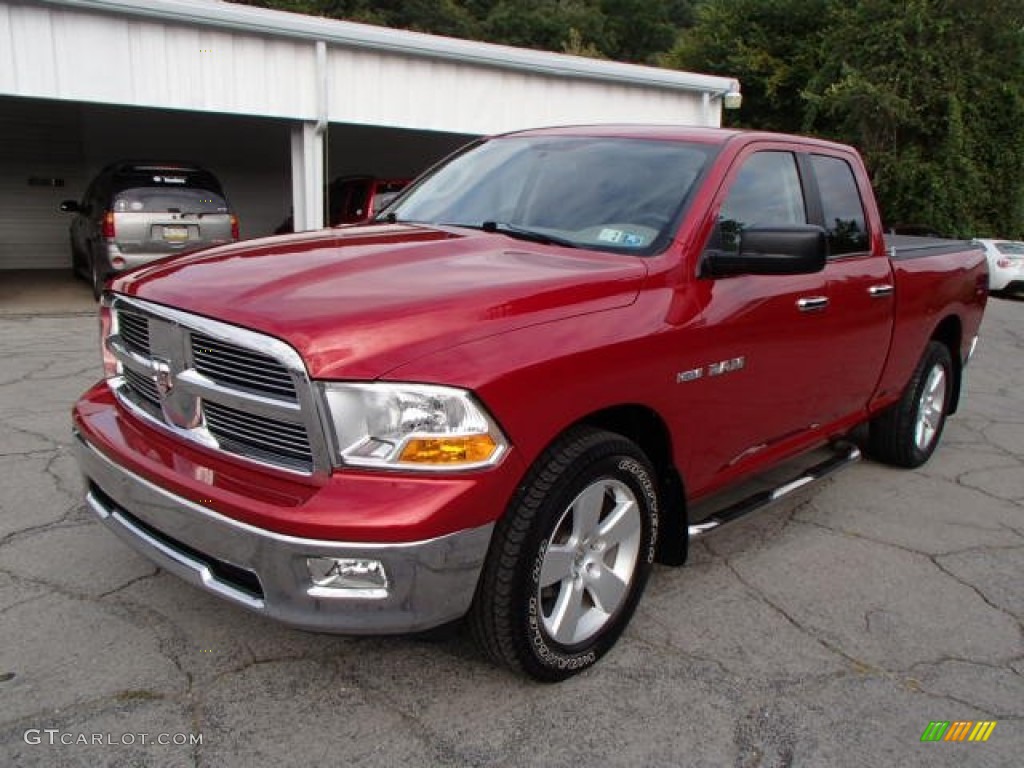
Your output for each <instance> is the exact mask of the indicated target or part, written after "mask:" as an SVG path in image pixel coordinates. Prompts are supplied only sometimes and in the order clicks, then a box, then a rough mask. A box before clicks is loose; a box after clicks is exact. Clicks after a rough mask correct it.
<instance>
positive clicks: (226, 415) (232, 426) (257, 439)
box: [203, 401, 313, 470]
mask: <svg viewBox="0 0 1024 768" xmlns="http://www.w3.org/2000/svg"><path fill="white" fill-rule="evenodd" d="M203 413H204V414H205V415H206V427H207V429H209V430H210V434H212V435H213V436H214V437H216V438H217V442H218V443H220V445H221V446H222V447H224V448H227V449H229V450H232V451H234V452H236V453H242V454H251V455H254V456H257V457H260V458H265V459H267V460H271V461H274V460H276V461H284V462H287V463H289V464H291V465H293V466H297V467H299V468H302V469H307V470H308V469H311V468H312V466H313V454H312V451H311V450H310V447H309V439H308V438H307V437H306V429H305V428H304V427H303V426H302V425H301V424H292V423H289V422H287V421H280V420H278V419H270V418H267V417H266V416H253V415H252V414H248V413H245V412H244V411H240V410H238V409H236V408H232V407H230V406H227V405H221V404H219V403H213V402H209V401H207V402H206V403H205V404H204V405H203Z"/></svg>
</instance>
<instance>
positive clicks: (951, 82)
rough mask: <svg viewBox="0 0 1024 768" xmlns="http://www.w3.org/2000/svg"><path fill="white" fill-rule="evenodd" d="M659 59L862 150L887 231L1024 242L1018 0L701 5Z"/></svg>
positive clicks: (715, 0) (754, 108) (1023, 32)
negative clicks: (911, 229)
mask: <svg viewBox="0 0 1024 768" xmlns="http://www.w3.org/2000/svg"><path fill="white" fill-rule="evenodd" d="M664 60H665V62H666V63H668V64H670V65H672V66H677V67H681V68H685V69H690V70H696V71H703V72H711V73H719V74H725V75H730V76H732V77H737V78H739V80H740V81H741V83H742V84H743V92H744V106H743V110H742V112H741V114H740V116H739V118H738V119H737V118H732V117H729V118H727V119H729V120H730V121H731V122H733V123H735V124H737V125H740V126H745V127H757V128H764V129H770V130H781V131H790V132H804V133H814V134H817V135H821V136H826V137H829V138H834V139H837V140H840V141H844V142H847V143H850V144H853V145H855V146H857V147H858V148H859V149H860V150H861V152H862V153H863V155H864V158H865V161H866V163H867V165H868V169H869V171H870V172H871V174H872V178H873V181H874V184H875V190H876V192H877V194H878V197H879V203H880V206H881V208H882V211H883V215H885V217H886V219H887V222H888V223H889V224H897V223H902V224H917V225H925V226H929V227H931V228H933V229H937V230H939V231H941V232H943V233H946V234H950V235H963V236H967V235H973V236H983V235H998V236H1020V235H1021V234H1022V233H1024V130H1022V126H1024V0H857V2H852V3H851V2H844V1H843V0H705V2H704V3H703V4H702V5H701V6H700V7H699V8H698V14H697V22H696V24H695V25H694V26H693V27H692V28H690V29H689V30H686V31H684V32H683V34H682V35H681V36H680V39H679V41H678V43H677V45H676V47H675V48H674V49H673V50H672V52H671V53H670V54H669V55H668V56H667V57H665V59H664Z"/></svg>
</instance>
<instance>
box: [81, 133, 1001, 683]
mask: <svg viewBox="0 0 1024 768" xmlns="http://www.w3.org/2000/svg"><path fill="white" fill-rule="evenodd" d="M986 299H987V273H986V266H985V257H984V254H983V252H982V251H981V250H978V249H976V248H975V247H973V246H971V245H969V244H966V243H957V242H951V241H943V240H930V239H916V238H910V239H903V240H894V241H888V242H887V241H886V240H884V238H883V234H882V225H881V223H880V219H879V215H878V211H877V209H876V206H875V201H874V198H873V196H872V193H871V188H870V186H869V183H868V178H867V175H866V174H865V171H864V168H863V165H862V163H861V160H860V158H859V157H858V155H857V153H856V152H855V151H854V150H852V149H850V148H849V147H845V146H841V145H837V144H833V143H828V142H824V141H817V140H813V139H809V138H800V137H792V136H782V135H774V134H766V133H746V132H738V131H729V130H715V129H695V128H670V127H663V126H662V127H636V126H629V127H577V128H559V129H546V130H535V131H527V132H521V133H515V134H510V135H504V136H498V137H494V138H490V139H486V140H481V141H478V142H476V143H474V144H472V145H470V146H469V147H467V148H466V149H465V150H464V151H462V152H461V153H459V154H457V155H456V156H454V157H452V158H450V159H449V160H448V161H447V162H446V163H444V164H442V165H441V166H439V167H438V168H435V169H434V170H432V171H431V172H429V173H428V174H426V175H425V176H423V177H421V178H420V179H418V180H417V181H416V182H415V183H414V184H413V185H411V186H410V187H409V188H408V189H407V190H406V191H405V192H404V193H403V195H402V196H401V197H399V199H398V200H397V201H396V202H395V203H394V204H393V205H392V206H391V207H390V208H389V209H388V210H386V211H385V212H383V214H382V215H381V216H379V217H378V221H377V222H374V223H370V224H368V225H366V226H361V227H355V228H349V229H343V230H331V231H322V232H316V233H304V234H301V235H294V236H289V237H278V238H271V239H267V240H262V241H260V240H257V241H249V242H244V243H238V244H233V245H225V246H221V247H217V248H213V249H211V250H207V251H205V252H202V253H199V254H192V255H186V256H181V257H179V258H175V259H171V260H167V261H164V262H161V263H158V264H154V265H150V266H147V267H144V268H142V269H140V270H138V271H135V272H132V273H128V274H125V275H123V276H121V277H118V278H117V279H116V280H114V281H113V283H112V284H111V285H110V286H108V291H107V292H106V293H105V295H104V298H103V302H102V308H101V326H102V349H103V362H104V368H105V371H104V373H105V376H104V380H103V381H102V382H100V383H99V384H97V385H96V386H94V387H93V388H92V389H90V390H89V391H88V392H87V393H86V394H85V395H84V396H83V398H82V399H81V400H80V401H79V402H78V403H77V404H76V405H75V408H74V415H73V418H74V432H75V438H76V439H75V444H76V452H77V458H78V461H79V463H80V466H81V468H82V470H83V472H84V474H85V477H86V482H87V487H88V490H87V494H88V495H87V500H88V504H89V505H90V506H91V508H92V509H93V510H94V511H95V512H96V514H97V515H98V516H99V517H100V518H101V519H102V520H103V521H104V522H105V523H106V524H107V525H108V526H110V527H111V528H112V529H113V530H114V531H115V532H116V533H117V534H118V535H120V536H121V537H122V538H124V539H125V540H126V541H128V542H129V543H130V544H131V545H132V546H134V547H135V548H136V549H137V550H139V551H140V552H142V553H143V554H144V555H146V556H148V557H149V558H151V559H152V560H154V561H155V562H156V563H158V564H159V565H160V566H162V567H164V568H165V569H166V570H168V571H171V572H173V573H176V574H178V575H179V576H181V577H183V578H185V579H187V580H188V581H191V582H192V583H194V584H196V585H197V586H199V587H201V588H203V589H206V590H208V591H210V592H213V593H215V594H217V595H220V596H221V597H223V598H226V599H227V600H230V601H231V602H233V603H235V604H237V605H241V606H244V607H246V608H249V609H251V610H254V611H257V612H260V613H262V614H264V615H266V616H270V617H273V618H276V619H279V620H282V621H284V622H287V623H289V624H292V625H295V626H299V627H304V628H308V629H315V630H323V631H333V632H345V633H395V632H415V631H419V630H425V629H428V628H431V627H436V626H438V625H441V624H446V623H448V622H451V621H453V620H456V619H459V618H461V617H464V616H468V620H469V626H470V627H471V629H472V631H473V634H474V635H475V636H476V638H477V639H478V640H479V642H480V644H481V646H482V647H483V649H484V650H485V651H486V652H487V653H488V654H489V655H490V656H491V657H493V658H494V659H495V660H497V661H499V662H502V663H505V664H508V665H510V666H511V667H513V668H515V669H517V670H520V671H521V672H524V673H526V674H528V675H531V676H533V677H535V678H538V679H542V680H559V679H563V678H565V677H568V676H570V675H572V674H574V673H576V672H578V671H580V670H581V669H584V668H586V667H587V666H589V665H591V664H593V663H594V662H595V661H596V660H597V659H598V658H600V657H601V655H602V654H604V653H605V652H606V651H607V650H608V649H609V648H610V647H611V646H612V645H613V643H614V642H615V640H616V638H617V637H618V636H619V634H620V633H621V632H622V630H623V628H624V627H625V626H626V624H627V622H628V621H629V618H630V616H631V614H632V612H633V610H634V608H635V606H636V604H637V601H638V599H639V598H640V593H641V591H642V590H643V587H644V583H645V581H646V580H647V577H648V573H649V571H650V568H651V564H652V563H653V562H655V560H656V559H657V560H660V561H661V562H666V563H681V562H682V561H683V560H684V559H685V556H686V547H687V541H688V539H689V538H690V537H691V536H694V535H699V534H704V533H706V532H707V531H709V530H711V529H713V528H715V527H716V526H718V525H720V524H722V523H723V522H727V521H729V520H732V519H734V518H736V517H738V516H740V515H742V514H745V513H746V512H749V511H750V510H752V509H755V508H757V507H759V506H761V505H763V504H765V503H768V502H771V501H774V500H776V499H778V498H780V497H781V496H783V495H785V494H786V493H787V492H789V491H792V490H794V489H795V488H799V487H801V486H803V485H805V484H807V483H808V482H811V481H812V480H814V479H816V478H819V477H821V476H823V475H825V474H827V473H828V472H830V471H832V470H834V469H836V468H838V467H841V466H843V465H845V464H847V463H849V462H851V461H853V460H855V459H856V458H858V457H859V455H860V451H859V449H858V447H857V445H858V444H860V445H863V446H866V448H867V450H868V452H869V453H871V454H872V455H873V456H874V457H876V458H877V459H879V460H881V461H885V462H889V463H892V464H897V465H901V466H906V467H913V466H917V465H919V464H921V463H923V462H924V461H926V460H927V459H928V457H929V456H930V455H931V453H932V451H934V450H935V447H936V444H937V443H938V441H939V437H940V435H941V433H942V428H943V423H944V421H945V418H946V416H947V415H948V414H950V413H952V412H953V411H954V410H955V409H956V406H957V401H958V398H959V394H960V391H961V382H962V380H963V371H964V366H965V365H966V364H967V361H968V359H969V358H970V355H971V352H972V350H973V349H974V345H975V342H976V340H977V333H978V327H979V323H980V321H981V317H982V312H983V309H984V306H985V302H986ZM864 424H866V425H868V429H867V430H866V435H861V434H860V433H863V432H865V430H859V431H858V437H860V438H862V439H860V441H859V443H857V442H854V441H853V440H852V439H851V437H850V435H851V432H852V431H853V430H854V428H856V427H858V426H860V425H864ZM790 467H794V469H793V470H792V471H793V473H794V474H792V475H783V469H786V470H788V469H789V468H790ZM769 470H771V472H769ZM780 475H783V476H782V477H781V479H780ZM766 478H769V479H773V480H774V482H773V483H772V484H770V485H766Z"/></svg>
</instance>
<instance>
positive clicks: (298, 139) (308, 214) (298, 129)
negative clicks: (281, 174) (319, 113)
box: [292, 122, 324, 232]
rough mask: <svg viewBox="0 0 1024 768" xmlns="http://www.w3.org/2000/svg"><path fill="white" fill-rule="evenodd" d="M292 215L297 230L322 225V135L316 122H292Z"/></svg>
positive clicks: (317, 227)
mask: <svg viewBox="0 0 1024 768" xmlns="http://www.w3.org/2000/svg"><path fill="white" fill-rule="evenodd" d="M292 215H293V217H294V221H295V231H296V232H302V231H304V230H307V229H320V228H321V227H323V225H324V136H323V133H322V132H321V131H318V130H317V124H316V123H315V122H303V123H300V124H298V125H294V126H292Z"/></svg>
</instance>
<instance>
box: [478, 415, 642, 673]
mask: <svg viewBox="0 0 1024 768" xmlns="http://www.w3.org/2000/svg"><path fill="white" fill-rule="evenodd" d="M655 488H656V483H655V481H654V472H653V470H652V469H651V466H650V463H649V462H648V460H647V458H646V457H645V456H644V454H643V452H642V451H640V450H639V449H638V448H637V447H636V445H634V444H633V443H632V442H630V441H629V440H626V439H625V438H623V437H621V436H620V435H616V434H613V433H610V432H604V431H601V430H597V429H592V428H589V427H581V428H577V429H575V430H573V431H572V432H570V433H568V434H567V435H565V436H564V437H563V438H562V439H560V440H558V441H557V442H556V443H555V444H554V445H552V446H551V447H550V448H549V449H548V450H547V451H545V453H544V454H543V455H542V456H541V458H540V459H539V460H538V461H537V463H536V464H535V465H534V467H533V468H532V469H531V471H530V473H529V474H528V475H527V478H526V480H525V482H524V483H523V485H522V486H521V487H520V489H519V492H518V494H517V496H516V498H515V499H514V500H513V502H512V505H511V507H510V508H509V510H508V512H507V514H506V515H505V517H504V518H502V520H501V521H500V522H499V523H498V526H497V527H496V529H495V533H494V539H493V540H492V543H491V550H490V552H489V553H488V557H487V562H486V564H485V566H484V572H483V574H482V575H481V578H480V583H479V585H478V587H477V594H476V597H475V599H474V602H473V607H472V608H471V609H470V627H471V629H472V631H473V634H474V636H475V637H476V639H477V642H478V643H479V644H480V645H481V647H482V648H483V649H484V650H485V651H486V652H487V653H488V655H490V656H491V657H492V658H493V659H494V660H496V661H498V662H499V663H503V664H506V665H508V666H510V667H512V668H513V669H518V670H521V671H523V672H525V673H526V674H528V675H530V676H531V677H534V678H536V679H538V680H544V681H557V680H564V679H565V678H567V677H571V676H572V675H574V674H576V673H577V672H580V671H582V670H583V669H586V668H587V667H589V666H591V665H592V664H594V663H595V662H596V661H597V660H598V659H599V658H601V656H603V655H604V654H605V653H606V652H607V651H608V650H609V649H610V648H611V647H612V646H613V645H614V644H615V641H616V640H617V639H618V637H619V635H620V634H621V633H622V630H623V629H625V627H626V624H627V623H628V622H629V619H630V617H631V616H632V614H633V611H634V609H635V608H636V604H637V602H638V601H639V599H640V594H641V592H642V591H643V588H644V584H645V583H646V581H647V576H648V574H649V572H650V568H651V564H652V563H653V562H654V555H655V550H656V545H657V534H658V498H657V494H656V492H655Z"/></svg>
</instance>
